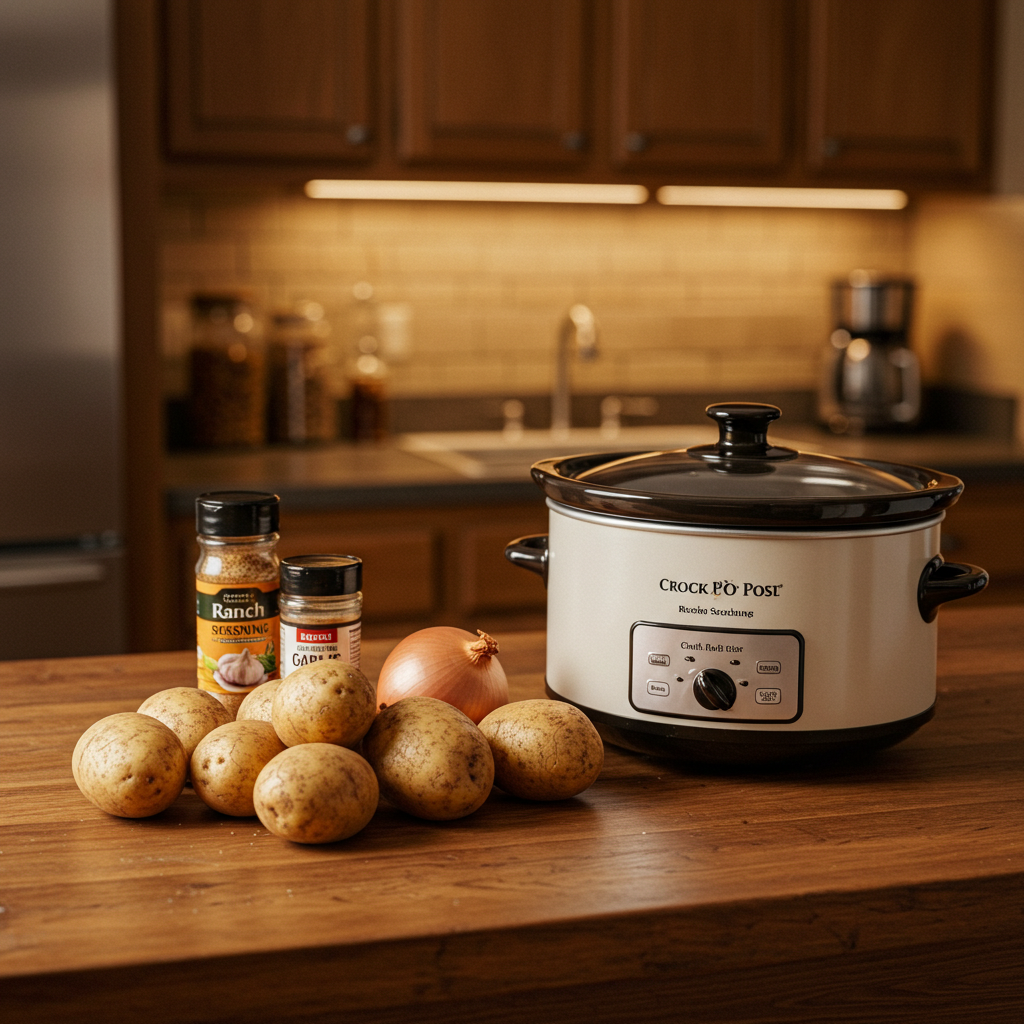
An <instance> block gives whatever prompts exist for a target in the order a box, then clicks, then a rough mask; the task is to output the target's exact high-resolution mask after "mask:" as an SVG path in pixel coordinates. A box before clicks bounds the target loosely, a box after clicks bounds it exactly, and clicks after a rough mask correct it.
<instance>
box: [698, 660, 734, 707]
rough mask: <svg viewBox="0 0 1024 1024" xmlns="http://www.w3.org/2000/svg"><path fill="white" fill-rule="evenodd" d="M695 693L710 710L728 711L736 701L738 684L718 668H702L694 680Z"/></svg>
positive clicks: (703, 705) (701, 703)
mask: <svg viewBox="0 0 1024 1024" xmlns="http://www.w3.org/2000/svg"><path fill="white" fill-rule="evenodd" d="M693 695H694V697H696V698H697V703H698V704H699V705H700V706H701V707H702V708H707V709H708V711H728V710H729V708H731V707H732V706H733V704H735V703H736V684H735V683H734V682H733V681H732V678H731V676H728V675H727V674H726V673H725V672H723V671H722V670H721V669H718V668H702V669H701V670H700V671H699V672H698V673H697V676H696V678H695V679H694V680H693Z"/></svg>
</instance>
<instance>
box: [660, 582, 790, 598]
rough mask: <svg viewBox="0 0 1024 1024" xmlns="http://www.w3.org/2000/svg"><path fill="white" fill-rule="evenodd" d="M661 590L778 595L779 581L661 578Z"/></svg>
mask: <svg viewBox="0 0 1024 1024" xmlns="http://www.w3.org/2000/svg"><path fill="white" fill-rule="evenodd" d="M658 585H659V586H660V587H661V589H662V590H667V591H670V592H672V593H674V594H707V595H708V596H709V597H733V596H734V595H736V594H739V595H740V596H741V597H780V596H781V595H780V594H779V591H780V590H782V587H783V584H781V583H731V582H730V581H729V580H715V581H714V582H713V583H684V582H683V581H682V580H662V581H661V582H660V583H659V584H658Z"/></svg>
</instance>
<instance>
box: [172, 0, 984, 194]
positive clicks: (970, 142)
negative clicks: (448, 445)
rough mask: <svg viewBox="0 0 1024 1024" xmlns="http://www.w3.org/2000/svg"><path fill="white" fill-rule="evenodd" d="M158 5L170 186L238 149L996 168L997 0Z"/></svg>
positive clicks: (924, 173)
mask: <svg viewBox="0 0 1024 1024" xmlns="http://www.w3.org/2000/svg"><path fill="white" fill-rule="evenodd" d="M163 13H164V17H163V22H162V31H163V34H164V39H163V40H162V42H163V47H162V49H163V59H162V87H163V92H164V107H165V114H166V118H165V120H166V127H165V154H164V156H165V168H164V171H165V176H166V177H167V180H169V181H172V182H173V181H182V180H183V181H186V182H190V183H192V184H196V183H202V182H204V181H207V180H209V181H214V180H216V181H221V182H223V181H224V179H225V176H227V177H229V178H230V170H231V165H232V161H234V167H235V172H234V173H235V174H236V175H237V174H239V173H244V175H245V177H246V180H252V179H253V178H254V177H255V178H256V179H257V180H259V179H266V180H268V181H281V180H288V181H292V180H294V179H295V178H296V176H297V175H298V176H300V177H322V176H330V175H331V174H335V175H338V174H341V175H344V176H352V175H355V176H361V177H373V178H403V177H410V176H412V177H421V178H423V177H427V178H429V177H439V178H480V177H483V178H488V177H489V178H512V179H515V178H527V179H534V180H536V178H537V176H538V175H542V176H545V177H549V178H550V177H554V178H555V179H558V178H561V179H568V180H580V181H602V182H624V181H630V182H637V181H639V182H641V183H643V184H647V185H648V186H650V187H652V188H654V187H657V186H658V185H660V184H666V183H673V182H674V183H686V182H712V183H713V182H726V183H727V182H747V183H752V184H776V185H814V184H831V185H871V186H880V185H885V186H891V187H906V188H913V187H957V188H979V187H984V186H985V185H986V183H987V175H988V163H989V151H990V148H991V140H990V120H991V104H992V74H993V60H992V52H993V36H994V27H995V26H994V4H993V2H992V0H718V2H716V3H713V4H712V3H707V2H705V0H176V2H167V3H165V4H164V7H163ZM253 158H254V159H253ZM243 159H246V160H247V161H248V162H247V163H246V164H245V165H244V172H243V170H242V165H241V160H243Z"/></svg>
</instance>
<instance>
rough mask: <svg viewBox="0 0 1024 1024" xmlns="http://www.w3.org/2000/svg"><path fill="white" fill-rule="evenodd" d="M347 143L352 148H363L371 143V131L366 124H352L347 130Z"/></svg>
mask: <svg viewBox="0 0 1024 1024" xmlns="http://www.w3.org/2000/svg"><path fill="white" fill-rule="evenodd" d="M345 141H346V142H348V143H349V144H350V145H352V146H361V145H362V144H363V143H364V142H369V141H370V129H369V128H367V127H366V125H365V124H350V125H349V126H348V128H347V129H346V130H345Z"/></svg>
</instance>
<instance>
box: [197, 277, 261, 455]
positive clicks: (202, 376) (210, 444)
mask: <svg viewBox="0 0 1024 1024" xmlns="http://www.w3.org/2000/svg"><path fill="white" fill-rule="evenodd" d="M189 363H190V374H189V376H190V396H189V420H190V424H191V434H192V441H193V443H194V444H196V445H198V446H200V447H203V448H222V447H234V446H239V447H250V448H251V447H257V446H258V445H261V444H264V443H265V442H266V439H267V427H266V418H267V399H266V388H267V368H266V353H265V351H264V347H263V344H262V341H261V339H260V337H259V331H258V330H257V325H256V320H255V318H254V317H253V315H252V311H251V310H250V308H249V306H248V305H247V303H246V302H244V301H243V300H242V299H240V298H238V297H237V296H225V295H196V296H194V297H193V299H192V350H191V353H190V360H189Z"/></svg>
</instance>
